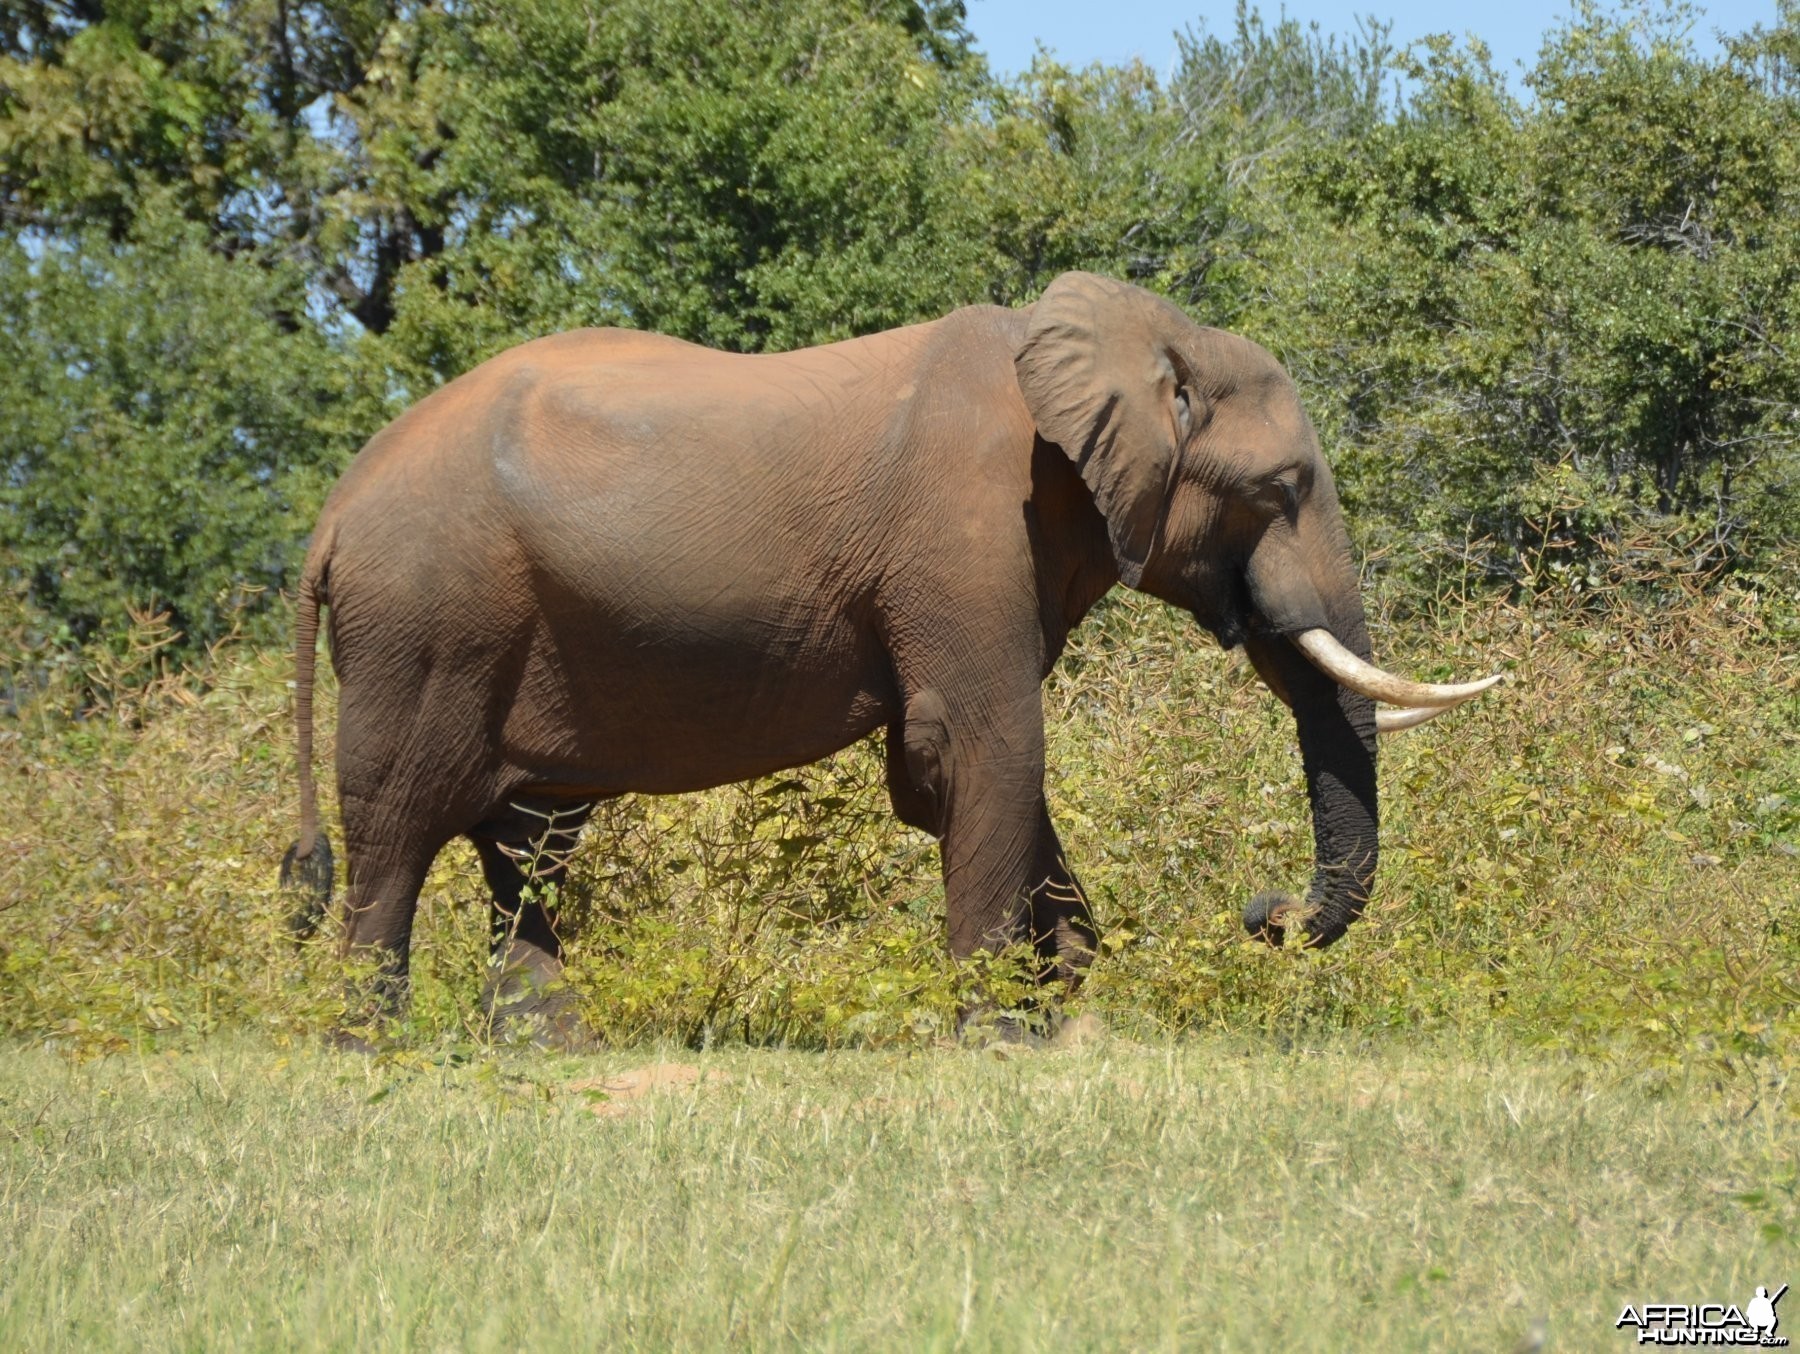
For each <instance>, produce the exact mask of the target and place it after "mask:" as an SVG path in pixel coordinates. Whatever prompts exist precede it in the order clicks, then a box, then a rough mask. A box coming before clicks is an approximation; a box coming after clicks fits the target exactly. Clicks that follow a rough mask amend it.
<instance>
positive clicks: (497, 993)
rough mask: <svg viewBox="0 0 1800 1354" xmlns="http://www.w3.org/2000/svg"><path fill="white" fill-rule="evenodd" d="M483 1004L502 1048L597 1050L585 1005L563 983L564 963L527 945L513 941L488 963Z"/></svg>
mask: <svg viewBox="0 0 1800 1354" xmlns="http://www.w3.org/2000/svg"><path fill="white" fill-rule="evenodd" d="M482 1005H483V1008H484V1009H485V1010H486V1011H487V1013H488V1029H489V1032H490V1034H491V1036H492V1038H493V1039H494V1040H495V1041H496V1042H498V1043H506V1044H528V1045H530V1046H532V1047H533V1048H541V1049H550V1050H554V1051H557V1052H564V1053H574V1052H579V1051H581V1050H583V1049H586V1048H590V1047H592V1046H593V1043H594V1038H593V1035H592V1033H591V1032H590V1031H589V1030H588V1028H587V1026H586V1025H585V1024H583V1022H582V1019H581V1003H580V1001H579V1000H578V999H577V998H576V996H575V993H574V992H572V991H570V989H569V986H568V984H567V983H566V982H565V981H564V980H563V966H562V961H561V960H560V959H558V958H557V957H556V956H555V955H553V954H551V953H550V952H549V951H548V950H545V949H542V948H541V947H539V946H537V945H533V944H532V943H531V942H530V941H526V940H517V939H515V940H513V941H512V942H511V943H510V944H508V945H507V947H506V948H505V950H504V951H502V952H501V953H499V954H496V955H495V956H494V958H493V959H492V960H491V961H490V962H489V964H488V979H487V988H486V990H485V992H483V994H482Z"/></svg>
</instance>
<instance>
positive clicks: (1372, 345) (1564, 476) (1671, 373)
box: [1264, 8, 1800, 573]
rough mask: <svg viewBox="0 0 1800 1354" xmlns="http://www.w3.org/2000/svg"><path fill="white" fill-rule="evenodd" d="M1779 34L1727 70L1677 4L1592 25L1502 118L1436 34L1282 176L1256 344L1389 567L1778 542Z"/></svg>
mask: <svg viewBox="0 0 1800 1354" xmlns="http://www.w3.org/2000/svg"><path fill="white" fill-rule="evenodd" d="M1797 32H1800V29H1797V27H1796V19H1795V13H1794V11H1793V10H1792V9H1791V8H1790V9H1788V10H1786V11H1785V12H1784V18H1783V22H1782V25H1781V26H1780V27H1778V28H1777V29H1776V30H1774V31H1770V32H1758V33H1753V34H1751V35H1747V36H1745V37H1744V38H1742V39H1740V40H1738V41H1737V42H1735V43H1734V44H1733V45H1732V47H1731V49H1730V51H1729V52H1728V53H1727V55H1726V56H1725V57H1724V58H1722V59H1719V60H1714V61H1708V60H1705V59H1702V58H1700V57H1699V56H1697V55H1696V54H1695V52H1694V51H1693V48H1692V46H1691V43H1690V42H1689V41H1688V40H1687V38H1686V35H1685V28H1684V27H1683V16H1682V14H1681V12H1680V11H1673V12H1671V13H1668V14H1657V13H1652V14H1649V15H1645V14H1642V13H1638V14H1631V15H1627V16H1625V17H1622V18H1621V17H1615V16H1609V15H1605V14H1601V13H1599V12H1597V11H1595V10H1593V9H1591V8H1590V9H1587V10H1585V11H1583V12H1582V13H1581V14H1580V15H1579V16H1578V17H1577V18H1576V19H1575V20H1574V21H1572V22H1571V23H1570V24H1569V25H1568V26H1567V27H1566V28H1564V29H1562V30H1560V31H1558V32H1557V33H1554V34H1552V35H1551V37H1550V38H1549V40H1548V41H1547V42H1546V45H1545V48H1544V51H1543V54H1542V56H1541V57H1540V59H1539V61H1538V63H1537V66H1536V68H1535V69H1534V70H1533V71H1532V72H1531V73H1530V74H1529V76H1528V85H1529V87H1530V89H1531V90H1532V92H1533V93H1534V95H1535V99H1534V100H1533V101H1532V102H1524V101H1521V100H1519V99H1518V98H1515V97H1514V96H1513V95H1512V94H1511V93H1510V92H1509V91H1508V90H1507V88H1506V86H1505V84H1504V82H1503V81H1502V80H1501V79H1500V78H1499V76H1497V75H1496V74H1495V72H1494V71H1493V70H1492V68H1491V66H1490V65H1489V64H1488V62H1487V59H1486V54H1485V53H1484V52H1483V51H1481V50H1480V49H1479V48H1475V49H1471V50H1463V51H1459V50H1456V49H1454V48H1453V47H1452V46H1451V45H1450V44H1449V42H1448V41H1447V40H1434V41H1433V42H1432V43H1430V44H1429V45H1428V46H1427V47H1426V49H1425V50H1424V52H1423V53H1422V54H1421V56H1420V57H1419V58H1418V59H1417V61H1416V64H1415V66H1414V68H1413V71H1412V76H1413V79H1414V80H1415V81H1416V89H1415V91H1414V92H1413V93H1412V95H1411V96H1410V98H1409V99H1408V101H1407V103H1406V105H1405V107H1404V108H1403V109H1402V110H1401V111H1400V112H1399V114H1398V115H1397V116H1396V117H1394V118H1392V119H1391V120H1389V121H1387V122H1385V123H1383V124H1382V125H1380V126H1378V127H1375V128H1373V129H1371V130H1369V131H1368V132H1366V133H1365V134H1363V135H1361V136H1358V137H1356V138H1354V139H1344V140H1337V141H1333V142H1330V143H1327V144H1325V145H1322V146H1320V147H1317V148H1315V149H1314V150H1313V151H1311V152H1309V153H1308V154H1307V155H1306V156H1305V157H1303V159H1302V160H1301V161H1300V162H1299V167H1298V169H1297V172H1295V173H1294V174H1293V175H1292V177H1291V179H1290V185H1291V187H1290V193H1291V199H1290V200H1291V202H1292V203H1293V205H1294V210H1295V219H1296V220H1298V221H1300V222H1301V223H1302V229H1303V230H1304V231H1305V232H1306V233H1307V236H1308V239H1309V246H1310V247H1308V248H1307V249H1305V250H1304V251H1301V250H1294V251H1291V252H1289V253H1288V254H1287V255H1285V256H1283V255H1278V254H1273V253H1272V254H1270V255H1268V256H1266V257H1265V260H1264V265H1265V269H1266V283H1265V286H1266V289H1267V292H1268V294H1269V295H1270V296H1271V298H1272V299H1273V301H1274V304H1273V305H1272V306H1271V307H1270V312H1269V323H1270V330H1271V332H1272V334H1273V335H1274V336H1275V342H1276V345H1277V346H1278V347H1279V348H1281V349H1282V350H1283V353H1284V355H1285V356H1287V357H1288V358H1289V360H1290V364H1291V365H1294V366H1296V367H1297V368H1298V369H1299V371H1300V372H1301V374H1302V378H1303V379H1304V380H1305V381H1306V382H1307V383H1308V384H1309V385H1310V386H1312V387H1313V388H1314V389H1315V391H1316V392H1317V398H1316V399H1315V400H1314V406H1315V408H1316V409H1320V410H1322V411H1323V415H1324V417H1325V418H1326V420H1327V421H1328V423H1329V425H1330V431H1331V432H1332V433H1333V435H1334V437H1335V439H1336V440H1337V441H1339V442H1340V444H1341V445H1342V447H1343V449H1344V451H1345V453H1346V454H1345V455H1344V457H1343V461H1344V467H1345V475H1344V478H1345V479H1346V481H1347V488H1348V494H1347V497H1348V498H1349V499H1350V500H1351V503H1352V508H1353V515H1354V516H1356V517H1357V518H1358V519H1359V520H1361V521H1362V522H1364V523H1365V524H1368V525H1369V526H1370V529H1371V534H1372V535H1373V536H1375V537H1376V538H1377V539H1378V540H1379V541H1380V543H1381V544H1383V545H1385V546H1388V547H1390V548H1391V549H1393V550H1394V551H1395V552H1396V554H1395V557H1396V558H1400V559H1407V558H1418V557H1419V556H1420V555H1421V554H1422V553H1428V552H1431V551H1435V550H1438V549H1440V548H1441V545H1442V543H1443V542H1445V541H1446V540H1448V541H1455V542H1461V541H1462V540H1464V539H1465V538H1466V537H1468V536H1473V537H1476V538H1486V539H1488V540H1490V541H1491V542H1493V544H1494V548H1492V549H1490V550H1488V551H1487V552H1486V553H1485V554H1484V555H1483V559H1484V561H1485V563H1486V565H1487V566H1488V567H1490V568H1492V569H1495V570H1497V571H1499V572H1501V573H1507V572H1510V571H1512V570H1513V569H1514V568H1515V567H1516V562H1517V559H1518V552H1519V550H1520V549H1521V548H1522V547H1526V546H1529V545H1533V544H1535V543H1537V542H1538V541H1540V540H1541V539H1543V536H1544V534H1545V533H1546V532H1547V533H1549V535H1550V537H1551V538H1552V539H1556V540H1560V541H1561V542H1562V543H1563V544H1565V545H1567V546H1569V547H1571V548H1575V549H1579V548H1581V547H1583V546H1587V545H1592V544H1594V543H1596V542H1598V541H1601V540H1605V539H1608V538H1612V537H1616V536H1617V535H1618V534H1619V533H1620V532H1621V531H1622V530H1624V529H1626V528H1627V527H1628V526H1629V525H1630V524H1631V523H1634V522H1650V521H1654V522H1658V523H1660V524H1661V527H1660V529H1661V530H1662V531H1664V532H1668V531H1675V532H1677V533H1678V534H1680V533H1685V535H1686V537H1687V539H1688V540H1689V542H1690V544H1692V546H1693V548H1694V549H1695V550H1696V551H1699V552H1702V553H1705V552H1712V553H1714V554H1715V555H1717V556H1719V557H1729V556H1736V555H1741V554H1742V553H1743V552H1745V551H1754V550H1756V549H1757V548H1758V547H1759V545H1762V544H1767V543H1770V542H1771V541H1772V540H1773V539H1775V538H1776V537H1777V536H1778V535H1779V534H1780V533H1782V532H1784V531H1791V530H1792V529H1793V526H1794V525H1795V518H1794V508H1795V505H1794V503H1793V501H1792V486H1793V485H1794V483H1795V474H1796V471H1800V463H1797V458H1796V452H1795V446H1796V432H1797V431H1800V424H1797V421H1796V420H1797V419H1800V367H1797V366H1796V355H1797V354H1800V347H1797V345H1796V338H1797V337H1800V331H1797V324H1800V309H1797V307H1796V299H1795V298H1796V297H1797V296H1800V100H1796V97H1795V95H1796V86H1795V84H1794V76H1793V71H1794V67H1793V64H1792V52H1793V50H1794V43H1795V40H1796V34H1797Z"/></svg>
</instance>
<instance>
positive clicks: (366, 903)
mask: <svg viewBox="0 0 1800 1354" xmlns="http://www.w3.org/2000/svg"><path fill="white" fill-rule="evenodd" d="M441 845H442V843H441V842H435V841H430V840H426V839H422V838H411V839H404V840H401V841H398V842H393V841H368V840H359V839H358V838H357V837H355V836H352V835H350V834H349V833H346V840H345V849H346V851H347V852H348V853H349V857H350V866H349V875H350V884H349V888H348V890H347V896H346V898H345V902H344V949H345V951H346V953H348V954H350V955H361V956H365V957H371V958H373V959H374V960H375V962H376V965H377V972H376V975H375V980H374V988H373V991H372V992H371V993H370V996H371V998H372V1001H371V1003H370V1006H371V1008H372V1009H371V1010H369V1012H368V1014H370V1015H374V1016H377V1017H380V1016H394V1015H398V1014H400V1012H401V1011H402V1010H403V1009H404V1007H405V1005H406V998H407V993H408V967H409V963H410V955H411V951H412V928H413V918H414V916H415V915H416V914H417V912H418V907H419V892H420V890H421V889H423V888H424V887H425V876H426V874H427V872H428V871H429V870H430V869H431V862H432V860H433V858H435V857H436V855H437V853H438V848H439V847H440V846H441Z"/></svg>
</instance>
